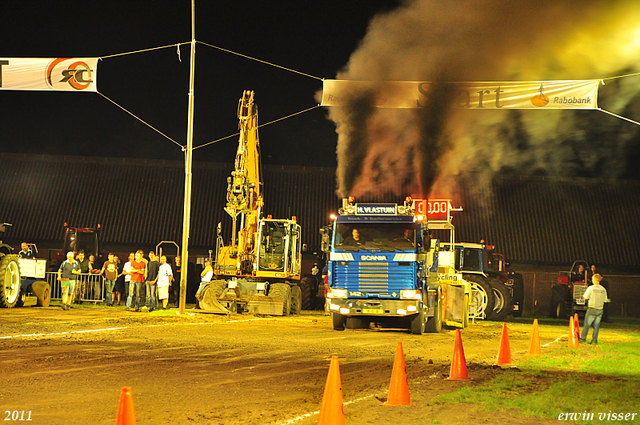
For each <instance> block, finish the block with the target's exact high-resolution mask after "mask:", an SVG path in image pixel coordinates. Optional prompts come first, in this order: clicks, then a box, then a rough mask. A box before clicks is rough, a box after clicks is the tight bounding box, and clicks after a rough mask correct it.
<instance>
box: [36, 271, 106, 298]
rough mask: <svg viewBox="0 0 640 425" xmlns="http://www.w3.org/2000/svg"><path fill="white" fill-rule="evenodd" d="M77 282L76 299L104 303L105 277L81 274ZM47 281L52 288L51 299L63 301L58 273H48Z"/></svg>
mask: <svg viewBox="0 0 640 425" xmlns="http://www.w3.org/2000/svg"><path fill="white" fill-rule="evenodd" d="M77 276H78V279H77V281H76V289H75V297H74V299H76V300H81V301H82V302H85V301H86V302H92V303H99V302H104V295H105V294H104V277H103V276H102V275H99V274H92V273H81V274H79V275H77ZM46 280H47V282H48V283H49V286H51V299H52V300H61V299H62V287H61V286H60V281H59V280H58V273H57V272H47V274H46Z"/></svg>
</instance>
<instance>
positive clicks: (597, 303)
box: [580, 273, 608, 345]
mask: <svg viewBox="0 0 640 425" xmlns="http://www.w3.org/2000/svg"><path fill="white" fill-rule="evenodd" d="M591 280H592V281H593V285H591V286H589V287H588V288H587V290H586V291H585V292H584V299H585V300H588V301H589V304H588V308H587V313H586V314H585V315H584V325H583V327H582V335H581V336H580V342H581V343H583V344H584V343H585V342H586V341H587V335H589V328H590V327H592V326H593V337H592V338H591V344H593V345H596V344H597V343H598V331H599V330H600V320H601V319H602V313H603V312H604V303H605V302H607V299H608V296H607V290H606V289H604V287H603V286H602V285H600V282H601V281H602V276H601V275H600V274H599V273H596V274H594V275H593V277H592V278H591Z"/></svg>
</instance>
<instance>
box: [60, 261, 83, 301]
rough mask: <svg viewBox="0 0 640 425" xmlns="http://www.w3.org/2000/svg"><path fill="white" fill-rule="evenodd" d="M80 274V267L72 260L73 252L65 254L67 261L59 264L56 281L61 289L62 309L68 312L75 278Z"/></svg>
mask: <svg viewBox="0 0 640 425" xmlns="http://www.w3.org/2000/svg"><path fill="white" fill-rule="evenodd" d="M79 274H80V265H79V264H78V262H77V261H76V260H75V259H74V258H73V251H69V252H67V259H66V260H65V261H63V262H62V264H60V269H59V270H58V280H59V281H60V287H61V288H62V309H63V310H69V308H71V307H70V305H71V300H72V298H73V291H74V289H75V286H76V277H77V275H79Z"/></svg>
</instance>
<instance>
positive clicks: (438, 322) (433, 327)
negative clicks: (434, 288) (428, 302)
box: [412, 299, 442, 334]
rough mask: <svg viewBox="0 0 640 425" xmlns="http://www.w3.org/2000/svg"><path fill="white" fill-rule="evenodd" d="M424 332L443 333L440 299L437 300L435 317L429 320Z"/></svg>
mask: <svg viewBox="0 0 640 425" xmlns="http://www.w3.org/2000/svg"><path fill="white" fill-rule="evenodd" d="M412 331H413V329H412ZM424 331H425V332H426V333H430V334H433V333H440V332H441V331H442V311H440V299H438V300H436V305H435V307H434V311H433V317H429V318H428V319H427V323H426V324H425V326H424ZM414 333H415V332H414Z"/></svg>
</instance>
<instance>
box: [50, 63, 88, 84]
mask: <svg viewBox="0 0 640 425" xmlns="http://www.w3.org/2000/svg"><path fill="white" fill-rule="evenodd" d="M93 72H94V70H93V69H91V67H90V66H89V64H87V63H86V62H84V61H82V60H78V59H73V58H57V59H54V60H52V61H51V62H50V63H49V65H48V66H47V71H46V80H47V84H48V85H49V87H51V88H52V89H54V90H56V89H57V90H64V89H65V88H68V86H71V87H72V88H74V89H75V90H85V89H86V88H88V87H89V86H90V85H91V83H92V82H93Z"/></svg>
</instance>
